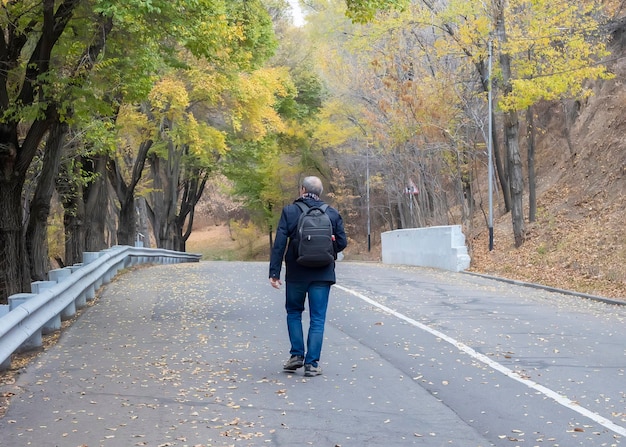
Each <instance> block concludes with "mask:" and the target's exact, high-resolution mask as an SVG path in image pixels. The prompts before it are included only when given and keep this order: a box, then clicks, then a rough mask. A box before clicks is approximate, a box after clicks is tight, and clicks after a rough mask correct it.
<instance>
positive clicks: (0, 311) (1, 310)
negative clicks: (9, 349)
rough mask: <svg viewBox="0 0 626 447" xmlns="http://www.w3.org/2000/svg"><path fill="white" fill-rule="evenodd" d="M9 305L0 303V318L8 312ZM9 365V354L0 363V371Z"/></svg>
mask: <svg viewBox="0 0 626 447" xmlns="http://www.w3.org/2000/svg"><path fill="white" fill-rule="evenodd" d="M9 307H10V306H9V305H8V304H0V319H2V317H3V316H5V315H6V314H8V313H9V310H10V309H9ZM10 367H11V356H9V358H7V359H6V360H5V361H4V362H2V363H0V371H6V370H7V369H9V368H10Z"/></svg>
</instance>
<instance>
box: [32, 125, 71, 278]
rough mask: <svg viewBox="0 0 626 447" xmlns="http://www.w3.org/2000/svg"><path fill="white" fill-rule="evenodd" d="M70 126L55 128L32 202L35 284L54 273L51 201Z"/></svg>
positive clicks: (33, 275) (55, 126)
mask: <svg viewBox="0 0 626 447" xmlns="http://www.w3.org/2000/svg"><path fill="white" fill-rule="evenodd" d="M67 131H68V125H67V124H66V123H61V122H56V123H54V124H53V125H52V126H51V129H50V133H49V134H48V140H47V142H46V149H45V154H44V158H43V165H42V168H41V176H40V177H39V180H38V182H37V186H36V188H35V193H34V195H33V199H32V201H31V203H30V213H29V216H30V217H29V219H28V226H27V229H26V238H25V243H26V251H27V253H28V259H29V264H30V279H31V281H43V280H45V279H46V274H47V273H48V270H50V260H49V254H48V217H49V216H50V201H51V200H52V194H53V193H54V182H55V179H56V177H57V175H58V173H59V165H60V162H61V153H62V149H63V141H64V139H65V135H67Z"/></svg>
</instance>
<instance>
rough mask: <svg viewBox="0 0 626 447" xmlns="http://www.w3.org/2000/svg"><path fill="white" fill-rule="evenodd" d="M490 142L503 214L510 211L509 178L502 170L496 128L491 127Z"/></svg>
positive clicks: (493, 114) (502, 164) (493, 117)
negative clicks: (498, 182) (500, 192)
mask: <svg viewBox="0 0 626 447" xmlns="http://www.w3.org/2000/svg"><path fill="white" fill-rule="evenodd" d="M491 113H492V119H493V122H494V123H495V122H496V121H495V119H496V116H495V112H491ZM491 140H492V141H491V142H492V148H493V156H494V161H495V165H496V173H497V174H498V179H499V180H500V188H501V189H502V197H503V199H504V212H505V213H508V212H509V211H511V193H510V190H509V176H508V175H507V171H506V169H504V163H503V161H502V149H501V148H500V143H499V140H498V131H497V130H496V126H493V129H491Z"/></svg>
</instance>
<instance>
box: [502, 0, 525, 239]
mask: <svg viewBox="0 0 626 447" xmlns="http://www.w3.org/2000/svg"><path fill="white" fill-rule="evenodd" d="M496 6H497V8H496V14H497V16H496V34H497V37H498V40H499V42H500V45H499V48H501V49H502V48H503V47H504V46H505V44H506V41H507V36H506V28H505V22H504V4H503V0H498V1H496ZM500 67H501V70H502V83H503V93H504V95H505V96H506V95H507V94H509V93H510V92H511V90H512V86H511V78H512V74H511V56H510V55H509V54H508V53H506V52H503V51H502V50H500ZM504 143H505V146H506V148H507V161H508V171H509V190H510V191H511V220H512V223H513V238H514V241H515V246H516V247H520V246H521V245H522V244H523V243H524V208H523V206H522V204H523V193H524V179H523V175H522V160H521V156H520V150H519V119H518V116H517V111H515V110H511V111H507V112H505V113H504Z"/></svg>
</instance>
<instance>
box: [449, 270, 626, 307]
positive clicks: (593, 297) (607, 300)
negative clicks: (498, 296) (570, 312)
mask: <svg viewBox="0 0 626 447" xmlns="http://www.w3.org/2000/svg"><path fill="white" fill-rule="evenodd" d="M460 273H464V274H466V275H472V276H478V277H481V278H486V279H493V280H495V281H501V282H506V283H509V284H514V285H516V286H523V287H532V288H534V289H542V290H547V291H548V292H556V293H562V294H565V295H572V296H578V297H580V298H585V299H588V300H593V301H600V302H603V303H606V304H613V305H617V306H624V305H626V301H620V300H615V299H611V298H605V297H603V296H598V295H589V294H587V293H580V292H574V291H572V290H565V289H557V288H556V287H549V286H544V285H542V284H534V283H530V282H524V281H518V280H515V279H508V278H500V277H498V276H491V275H485V274H482V273H475V272H467V271H462V272H460Z"/></svg>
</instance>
